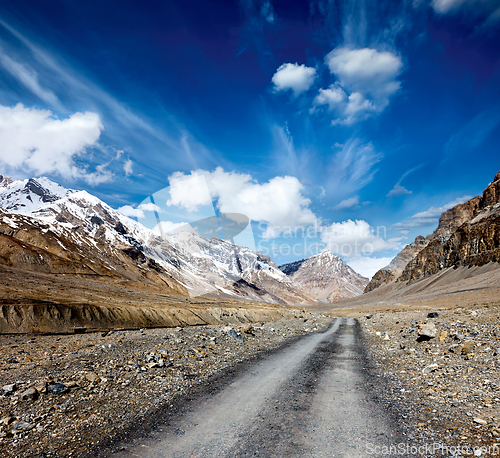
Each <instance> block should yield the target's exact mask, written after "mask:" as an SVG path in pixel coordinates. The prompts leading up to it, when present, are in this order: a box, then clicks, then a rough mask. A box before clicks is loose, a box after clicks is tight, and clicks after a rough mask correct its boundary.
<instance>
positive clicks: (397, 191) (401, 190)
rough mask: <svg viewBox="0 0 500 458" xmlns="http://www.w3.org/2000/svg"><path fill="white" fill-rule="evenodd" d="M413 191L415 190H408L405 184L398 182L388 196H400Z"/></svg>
mask: <svg viewBox="0 0 500 458" xmlns="http://www.w3.org/2000/svg"><path fill="white" fill-rule="evenodd" d="M412 193H413V191H408V189H406V188H405V187H404V186H401V185H400V184H399V183H396V184H395V185H394V188H392V189H391V190H390V191H389V193H388V194H387V196H386V197H398V196H402V195H404V194H412Z"/></svg>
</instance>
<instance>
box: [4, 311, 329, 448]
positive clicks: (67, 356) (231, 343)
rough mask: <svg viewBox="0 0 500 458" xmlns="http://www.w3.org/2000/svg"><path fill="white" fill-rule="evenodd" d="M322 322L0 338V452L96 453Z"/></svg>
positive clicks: (307, 319)
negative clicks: (208, 384) (175, 403)
mask: <svg viewBox="0 0 500 458" xmlns="http://www.w3.org/2000/svg"><path fill="white" fill-rule="evenodd" d="M330 322H331V319H330V318H328V317H327V316H324V315H320V314H317V315H316V316H312V315H311V314H309V313H308V312H304V313H303V314H302V317H301V318H300V319H295V320H289V321H273V322H268V323H258V324H254V325H253V326H250V325H244V326H240V327H238V326H233V327H230V326H226V327H224V326H193V327H186V328H170V329H144V330H138V331H114V332H113V331H112V332H109V333H92V334H82V335H65V336H41V335H40V336H26V335H17V336H8V335H3V336H0V390H2V393H3V395H2V394H0V412H1V415H0V456H2V457H16V458H21V457H40V458H41V457H56V456H57V457H69V456H72V457H76V456H95V455H96V453H97V450H98V449H99V448H100V447H101V446H102V445H103V444H105V443H108V442H110V441H112V440H113V439H115V438H118V437H124V436H127V435H128V434H130V433H131V432H132V430H137V429H139V428H140V427H141V424H142V423H143V424H144V428H146V429H147V424H148V422H150V421H152V419H154V417H155V412H158V411H159V410H160V409H161V408H165V407H168V405H169V404H170V403H171V402H172V401H173V400H175V399H176V398H178V397H179V396H182V395H184V394H185V393H187V392H189V391H190V389H191V388H193V387H196V386H197V385H203V384H204V383H206V382H207V380H210V379H211V378H213V377H217V376H218V375H219V374H221V373H223V372H224V371H225V370H227V369H228V368H230V367H232V366H234V365H235V364H237V363H238V362H241V361H244V360H247V359H249V358H253V357H255V356H256V355H257V354H259V352H260V353H262V352H266V351H270V350H272V349H275V348H278V347H281V346H283V345H285V344H286V343H287V342H292V341H294V340H295V339H297V338H298V337H300V336H302V335H304V334H308V333H313V332H317V331H319V330H324V329H326V327H327V326H328V325H329V323H330Z"/></svg>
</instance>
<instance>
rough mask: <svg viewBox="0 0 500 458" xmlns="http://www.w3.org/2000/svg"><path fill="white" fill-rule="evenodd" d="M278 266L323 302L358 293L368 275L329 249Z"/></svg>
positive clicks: (349, 296) (366, 281)
mask: <svg viewBox="0 0 500 458" xmlns="http://www.w3.org/2000/svg"><path fill="white" fill-rule="evenodd" d="M279 268H280V270H281V271H282V272H284V273H286V274H287V275H288V276H290V278H292V279H293V280H294V281H296V282H297V283H299V284H300V285H302V286H304V287H305V288H307V289H308V290H310V291H312V292H313V293H314V295H315V296H316V297H317V298H318V299H319V300H320V301H322V302H336V301H339V300H343V299H347V298H351V297H355V296H357V295H360V294H362V292H363V290H364V288H365V287H366V285H367V283H368V279H367V278H365V277H363V276H361V275H360V274H358V273H357V272H355V271H354V269H352V267H350V266H349V265H347V264H346V263H345V262H344V261H343V260H342V259H341V258H340V257H338V256H335V255H334V254H332V253H331V252H330V251H328V250H326V251H323V252H322V253H319V254H317V255H314V256H311V257H309V258H306V259H301V260H299V261H295V262H291V263H288V264H283V265H281V266H279Z"/></svg>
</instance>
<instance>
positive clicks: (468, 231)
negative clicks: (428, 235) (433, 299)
mask: <svg viewBox="0 0 500 458" xmlns="http://www.w3.org/2000/svg"><path fill="white" fill-rule="evenodd" d="M448 221H451V222H448ZM442 226H448V227H449V228H450V229H449V230H448V231H444V230H442ZM440 229H441V230H440ZM434 234H436V235H435V236H434V238H433V240H431V241H430V242H429V244H428V245H427V246H426V247H425V248H424V249H422V250H421V251H420V252H419V253H418V254H417V255H416V257H415V258H414V259H413V260H411V261H410V262H409V263H408V265H407V266H406V267H405V269H404V271H403V272H402V274H401V277H400V280H402V281H410V282H411V281H418V280H420V279H422V278H425V277H428V276H430V275H432V274H435V273H437V272H439V271H440V270H442V269H446V268H448V267H458V266H467V267H471V266H482V265H485V264H488V263H489V262H495V263H498V262H500V172H499V173H498V174H497V175H496V176H495V179H494V180H493V182H492V183H490V185H489V186H488V187H487V188H486V189H485V190H484V192H483V195H482V196H479V197H475V198H473V199H471V200H469V201H468V202H465V203H464V204H461V205H457V206H456V207H454V208H452V209H451V210H448V211H447V212H445V213H443V215H442V216H441V218H440V224H439V227H438V229H437V230H436V231H435V232H434Z"/></svg>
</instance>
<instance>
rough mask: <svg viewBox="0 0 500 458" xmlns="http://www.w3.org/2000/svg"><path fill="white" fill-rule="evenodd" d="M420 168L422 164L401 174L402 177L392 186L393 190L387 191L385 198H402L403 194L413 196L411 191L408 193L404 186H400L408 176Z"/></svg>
mask: <svg viewBox="0 0 500 458" xmlns="http://www.w3.org/2000/svg"><path fill="white" fill-rule="evenodd" d="M422 166H423V164H420V165H418V166H417V167H413V168H412V169H410V170H407V171H406V172H405V173H403V175H402V176H401V178H400V179H399V181H398V182H397V183H396V184H395V185H394V188H392V189H391V190H390V191H389V193H388V194H387V196H386V197H399V196H403V195H405V194H413V191H409V190H408V189H406V188H405V187H404V186H402V185H401V182H402V181H403V180H404V179H405V178H406V177H407V176H408V175H410V174H411V173H413V172H415V171H416V170H418V169H419V168H421V167H422Z"/></svg>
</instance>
